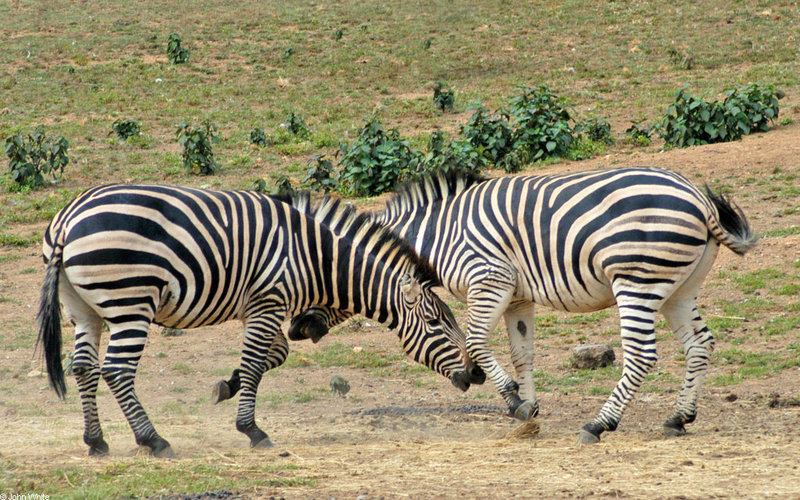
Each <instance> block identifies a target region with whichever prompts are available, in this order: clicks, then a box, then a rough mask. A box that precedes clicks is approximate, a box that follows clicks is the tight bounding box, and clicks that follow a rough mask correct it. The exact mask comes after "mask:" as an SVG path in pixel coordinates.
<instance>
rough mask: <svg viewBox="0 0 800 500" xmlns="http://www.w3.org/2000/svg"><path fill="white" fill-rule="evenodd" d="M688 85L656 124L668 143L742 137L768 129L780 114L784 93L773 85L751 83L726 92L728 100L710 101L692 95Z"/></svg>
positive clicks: (690, 142) (672, 144) (657, 129)
mask: <svg viewBox="0 0 800 500" xmlns="http://www.w3.org/2000/svg"><path fill="white" fill-rule="evenodd" d="M686 89H687V87H684V88H682V89H680V90H679V91H678V92H677V93H676V94H675V102H674V103H672V104H671V105H670V106H669V107H668V108H667V113H666V115H665V116H664V118H662V120H661V121H660V122H659V123H657V124H656V125H655V129H656V131H657V132H658V135H659V136H660V137H661V138H662V139H663V140H664V142H665V143H666V145H667V146H677V147H687V146H695V145H700V144H712V143H716V142H727V141H734V140H738V139H741V137H742V135H746V134H750V133H752V132H755V131H765V130H768V129H769V125H768V124H769V122H770V121H773V120H775V119H776V118H777V116H778V111H779V109H778V99H780V97H782V94H780V93H779V92H776V90H775V88H774V87H773V86H771V85H768V86H763V85H760V84H750V85H746V86H744V87H739V88H736V89H733V90H728V91H727V92H726V97H725V100H724V101H722V102H721V103H720V102H718V101H712V102H707V101H703V100H702V99H698V98H696V97H694V96H692V95H690V94H689V93H688V92H687V91H686Z"/></svg>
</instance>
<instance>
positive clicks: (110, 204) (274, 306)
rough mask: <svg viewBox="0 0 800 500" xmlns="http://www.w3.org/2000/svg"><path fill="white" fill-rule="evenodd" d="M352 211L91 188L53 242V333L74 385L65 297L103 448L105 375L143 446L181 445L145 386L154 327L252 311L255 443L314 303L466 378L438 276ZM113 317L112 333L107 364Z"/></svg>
mask: <svg viewBox="0 0 800 500" xmlns="http://www.w3.org/2000/svg"><path fill="white" fill-rule="evenodd" d="M306 205H307V203H306ZM342 218H343V219H344V220H346V221H347V224H348V232H347V233H346V235H345V234H341V235H340V234H334V233H333V232H332V231H331V230H330V229H329V228H328V227H327V226H325V225H324V224H321V223H320V222H318V221H316V220H314V218H313V217H310V216H309V215H307V214H305V213H302V212H300V211H298V210H297V209H295V208H293V207H292V206H291V204H289V203H285V202H283V201H281V200H279V199H276V198H272V197H268V196H264V195H261V194H258V193H254V192H247V191H211V190H202V189H191V188H178V187H170V186H135V185H133V186H127V185H112V186H103V187H99V188H94V189H91V190H89V191H86V192H85V193H83V194H81V195H80V196H79V197H78V198H76V199H75V200H74V201H73V202H71V203H70V204H69V205H68V206H67V207H65V208H64V209H63V210H62V211H61V212H59V213H58V214H57V215H56V216H55V218H54V219H53V221H52V222H51V224H50V227H49V228H48V230H47V232H46V234H45V239H44V245H43V253H44V257H45V262H47V263H48V269H47V277H46V279H45V284H44V286H43V290H42V304H41V310H40V325H41V326H40V340H43V341H44V345H45V354H46V356H47V358H48V371H49V373H50V379H51V382H53V385H54V387H55V388H56V391H57V392H58V393H59V395H63V392H64V382H63V373H61V370H60V325H58V322H57V320H56V317H57V313H58V305H57V304H58V300H59V298H60V300H61V301H62V302H63V303H64V305H65V307H66V310H67V313H68V315H69V317H70V319H71V320H72V321H73V322H74V323H75V325H76V339H75V358H74V362H73V368H74V371H75V373H76V378H77V380H78V386H79V390H80V392H81V399H82V403H83V409H84V418H85V424H86V433H85V435H84V439H85V441H86V442H87V444H89V446H90V451H91V452H96V453H103V452H105V451H107V445H106V444H105V442H104V441H103V440H102V431H101V430H100V425H99V421H98V419H97V409H96V405H95V392H96V389H97V383H98V380H99V378H100V377H101V376H102V377H103V378H104V379H105V380H106V382H107V383H108V384H109V386H110V387H111V389H112V392H114V395H115V397H116V398H117V400H118V402H119V403H120V405H121V406H122V408H123V411H124V412H125V414H126V417H127V418H128V420H129V422H130V424H131V426H132V428H133V430H134V434H135V436H136V439H137V442H139V443H140V444H145V445H147V446H149V447H150V448H151V450H153V452H154V453H160V452H162V451H164V450H167V449H168V443H166V441H164V440H163V439H162V438H160V437H159V436H158V434H157V433H156V432H155V430H154V429H153V426H152V424H150V422H149V420H148V418H147V416H146V414H145V412H144V409H143V408H142V407H141V405H140V404H139V403H138V399H137V398H136V395H135V393H134V390H133V376H134V374H135V371H136V365H137V363H138V360H139V358H140V357H141V355H142V349H143V347H144V344H145V341H146V337H147V332H148V328H149V326H150V324H151V323H157V324H161V325H164V326H169V327H176V328H194V327H198V326H204V325H213V324H218V323H222V322H225V321H228V320H232V319H239V320H242V321H243V323H244V325H245V335H244V348H243V350H242V361H241V366H240V369H239V370H238V372H237V374H238V375H237V376H238V377H241V387H242V395H241V398H240V404H239V415H238V417H237V428H238V429H239V430H241V431H242V432H244V433H245V434H247V435H248V437H250V438H251V444H252V445H259V444H261V445H264V444H268V443H269V440H268V438H267V436H266V434H265V433H263V431H261V430H260V429H258V427H257V426H256V424H255V417H254V406H255V394H256V390H257V387H258V383H259V381H260V380H261V376H262V374H263V372H264V371H265V370H268V369H270V368H273V367H275V366H278V365H280V364H281V363H282V362H283V361H284V360H285V358H286V355H287V354H288V343H287V341H286V338H285V337H284V335H283V333H282V332H281V323H282V322H283V320H284V318H285V317H286V316H287V315H289V314H296V313H297V312H299V311H301V310H303V309H305V308H307V307H309V306H311V305H324V306H326V307H328V308H331V309H332V310H334V311H342V313H341V314H347V315H352V314H363V315H365V316H367V317H370V318H372V319H375V320H377V321H379V322H381V323H384V324H386V325H388V326H389V327H390V328H398V329H399V330H400V337H401V341H402V343H403V347H404V349H405V350H406V352H407V353H408V354H409V355H410V356H412V357H413V358H414V359H415V360H417V361H419V362H421V363H425V364H426V365H428V366H429V367H431V368H433V369H435V370H437V371H439V372H440V373H442V374H443V375H445V376H447V377H449V378H451V379H453V381H454V384H456V385H458V384H457V382H461V385H463V380H458V379H457V375H458V374H459V373H462V372H463V370H464V368H465V365H466V359H467V358H466V355H465V346H464V338H463V334H461V332H460V331H459V330H458V328H457V325H456V324H455V321H454V320H453V318H452V314H451V313H450V311H449V309H447V306H446V305H444V303H443V302H441V300H440V299H439V298H438V297H436V296H435V294H433V292H432V291H431V290H430V288H431V287H432V286H434V285H435V284H436V278H435V275H434V274H433V273H432V271H431V270H430V269H429V267H428V266H427V265H426V264H425V263H424V262H423V261H421V260H420V259H419V258H418V257H417V256H416V254H415V253H414V252H413V250H411V249H410V248H409V246H408V245H407V244H406V243H405V242H403V241H402V240H399V239H398V238H397V237H394V236H392V235H391V234H389V233H388V232H387V231H386V230H385V229H383V228H382V227H380V226H378V225H376V224H374V223H372V222H370V221H369V220H367V219H366V218H364V217H356V216H355V214H354V213H353V211H352V210H346V211H343V213H342ZM353 262H358V264H359V271H360V273H354V272H353ZM103 322H105V323H107V324H108V325H109V330H110V339H109V346H108V349H107V353H106V356H105V359H104V360H103V363H102V367H100V363H99V359H98V345H99V339H100V330H101V326H102V323H103ZM237 380H238V378H237ZM237 383H238V382H237Z"/></svg>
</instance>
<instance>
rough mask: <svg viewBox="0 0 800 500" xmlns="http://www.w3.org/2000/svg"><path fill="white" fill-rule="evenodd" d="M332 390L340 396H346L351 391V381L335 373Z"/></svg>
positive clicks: (332, 379)
mask: <svg viewBox="0 0 800 500" xmlns="http://www.w3.org/2000/svg"><path fill="white" fill-rule="evenodd" d="M331 392H333V393H334V394H338V395H339V396H344V395H345V394H347V393H348V392H350V382H348V381H347V380H346V379H345V378H344V377H342V376H339V375H334V376H333V377H332V378H331Z"/></svg>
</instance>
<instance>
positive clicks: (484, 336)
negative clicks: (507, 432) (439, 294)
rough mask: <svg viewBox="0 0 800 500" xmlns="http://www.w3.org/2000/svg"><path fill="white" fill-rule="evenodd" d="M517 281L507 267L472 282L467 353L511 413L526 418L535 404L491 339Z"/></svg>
mask: <svg viewBox="0 0 800 500" xmlns="http://www.w3.org/2000/svg"><path fill="white" fill-rule="evenodd" d="M514 283H515V273H514V272H513V270H511V269H506V268H492V269H491V270H489V271H488V272H486V271H484V272H483V273H482V275H481V279H480V281H478V282H473V283H470V287H469V291H468V292H467V306H468V308H469V320H468V324H467V353H468V354H469V357H470V358H472V360H473V361H474V362H475V363H477V364H478V366H480V368H481V369H482V370H483V372H484V373H485V374H486V376H487V377H488V378H489V380H491V381H492V383H493V384H494V386H495V387H496V388H497V390H498V392H500V395H502V396H503V399H504V400H505V401H506V404H507V405H508V409H509V412H510V413H511V415H513V416H514V417H515V418H518V419H520V420H527V419H528V418H530V417H531V416H532V415H533V405H532V404H531V403H530V402H523V401H522V399H520V397H519V384H517V382H516V381H515V380H514V379H512V378H511V376H510V375H509V374H508V373H506V371H505V370H504V369H503V368H502V367H501V366H500V364H499V363H498V362H497V359H496V358H495V356H494V353H492V351H491V349H490V348H489V342H488V336H489V334H491V332H492V331H493V330H494V329H495V327H496V326H497V323H498V321H499V320H500V315H501V314H503V312H504V311H505V310H506V308H507V307H508V305H509V303H511V298H512V296H513V293H514Z"/></svg>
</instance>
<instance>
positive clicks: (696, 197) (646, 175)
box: [374, 168, 756, 439]
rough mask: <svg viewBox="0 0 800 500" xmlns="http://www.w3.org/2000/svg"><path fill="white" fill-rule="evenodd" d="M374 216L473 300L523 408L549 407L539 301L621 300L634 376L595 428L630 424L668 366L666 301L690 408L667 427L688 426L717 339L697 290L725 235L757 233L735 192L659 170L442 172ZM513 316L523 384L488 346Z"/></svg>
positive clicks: (475, 325)
mask: <svg viewBox="0 0 800 500" xmlns="http://www.w3.org/2000/svg"><path fill="white" fill-rule="evenodd" d="M374 217H375V219H376V220H377V221H379V222H380V223H382V224H384V225H386V226H387V227H390V228H391V229H392V231H394V232H395V233H396V234H398V235H400V236H402V237H403V238H405V239H406V240H408V241H409V242H410V243H411V244H412V245H413V246H414V248H415V249H416V250H417V252H418V253H419V254H420V256H421V257H423V258H425V259H428V260H429V261H430V262H431V264H432V265H433V267H434V268H435V269H436V270H437V273H438V274H439V277H440V279H441V280H442V283H443V284H444V286H445V287H446V288H447V289H448V290H449V291H450V292H451V293H453V294H454V295H456V296H457V297H459V298H460V299H462V300H464V301H466V302H467V304H468V307H469V324H468V328H467V348H468V351H469V354H470V356H471V357H472V358H473V359H474V360H475V361H476V362H477V363H478V364H479V365H480V366H481V368H483V370H484V371H485V372H486V373H487V375H488V377H489V378H490V379H491V380H492V381H493V382H494V383H495V385H496V386H497V388H498V389H499V390H500V392H501V394H503V396H504V397H505V399H506V402H507V403H508V404H509V407H510V409H511V411H512V412H514V413H515V415H516V416H517V417H518V418H523V419H526V418H530V417H532V416H535V415H536V413H537V412H538V403H537V402H536V395H535V387H534V382H533V337H534V335H533V329H534V306H535V304H540V305H545V306H548V307H551V308H554V309H558V310H562V311H571V312H586V311H595V310H599V309H603V308H606V307H609V306H611V305H613V304H616V305H617V307H618V309H619V311H620V328H621V335H622V349H623V354H624V366H623V375H622V379H621V380H620V382H619V383H618V384H617V387H616V388H615V390H614V392H613V393H612V395H611V396H610V397H609V400H608V401H607V403H606V405H605V406H604V408H603V410H602V411H601V413H600V415H599V416H598V417H597V418H596V419H595V420H593V421H592V422H590V423H589V424H587V426H586V427H585V428H584V432H585V433H586V434H588V436H593V437H594V438H599V435H600V433H601V432H603V431H604V430H613V429H615V428H616V426H617V424H618V422H619V419H620V417H621V415H622V412H623V411H624V409H625V406H626V405H627V403H628V402H629V401H630V399H631V398H632V396H633V394H634V393H635V392H636V390H637V389H638V387H639V386H640V385H641V382H642V381H643V379H644V377H645V375H646V374H647V372H648V371H649V370H650V369H651V368H652V366H653V365H654V364H655V362H656V347H655V334H654V321H655V313H656V312H658V311H661V312H662V313H663V314H664V315H665V317H666V319H667V321H668V323H669V324H670V327H671V328H672V329H673V331H675V333H676V335H677V336H678V337H679V338H680V339H681V341H682V342H683V345H684V351H685V352H687V373H686V379H685V381H684V386H683V390H682V392H681V396H680V398H679V401H678V408H677V410H676V413H675V414H674V415H673V416H672V417H671V418H670V420H668V421H667V424H665V426H666V427H668V428H670V429H672V430H674V431H675V432H683V424H684V423H688V422H691V421H692V420H693V419H694V415H695V413H696V396H697V388H698V387H699V384H700V382H701V380H702V377H703V376H704V374H705V371H706V369H707V364H708V357H709V353H710V350H711V348H712V346H713V337H712V336H711V334H710V333H709V332H708V329H707V328H706V326H705V324H704V323H703V322H702V320H701V318H700V316H699V314H698V312H697V308H696V305H695V299H696V296H697V293H698V291H699V289H700V285H701V284H702V281H703V279H704V277H705V275H706V274H707V273H708V271H709V269H710V267H711V265H712V263H713V261H714V258H715V256H716V252H717V249H718V247H719V244H720V243H723V244H725V245H726V246H728V247H729V248H731V249H732V250H733V251H735V252H737V253H740V254H743V253H744V252H745V251H746V250H747V249H748V248H749V247H750V246H752V245H753V244H754V243H755V240H756V239H755V237H754V236H753V235H752V233H751V232H750V228H749V227H748V225H747V222H746V220H745V219H744V216H743V215H742V214H741V213H740V212H738V211H736V210H735V209H734V208H732V207H731V205H730V204H729V203H728V202H727V201H726V200H725V199H724V198H722V197H715V196H713V195H710V194H706V193H703V192H702V191H701V190H699V189H698V188H696V187H695V186H693V185H692V184H691V183H690V182H688V181H687V180H686V179H685V178H684V177H683V176H681V175H679V174H677V173H674V172H670V171H667V170H661V169H651V168H626V169H613V170H596V171H589V172H579V173H573V174H564V175H551V176H514V177H503V178H496V179H490V180H482V179H473V178H463V177H442V176H440V177H432V178H428V179H426V180H425V181H423V182H421V183H419V184H411V185H408V186H406V187H405V188H403V189H402V190H401V191H400V193H399V194H398V195H397V196H395V197H394V198H393V199H391V200H390V201H389V202H388V204H387V206H386V209H385V210H383V211H382V212H380V213H377V214H375V216H374ZM501 316H504V319H505V322H506V326H507V328H508V334H509V339H510V342H511V358H512V362H513V364H514V366H515V369H516V371H517V375H518V377H519V378H520V379H521V380H520V383H521V385H520V386H518V385H517V383H516V382H515V381H514V380H513V379H512V378H511V377H510V376H509V375H508V374H507V373H506V372H505V371H504V370H503V369H502V368H501V367H500V366H499V365H498V364H497V362H496V360H495V358H494V355H493V354H492V352H491V350H490V349H489V347H488V335H489V333H490V332H492V331H493V330H494V328H495V326H496V325H497V323H498V321H499V319H500V317H501ZM518 387H519V392H518V391H517V388H518ZM520 396H521V398H520ZM584 437H585V438H586V439H591V438H590V437H587V436H584Z"/></svg>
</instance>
